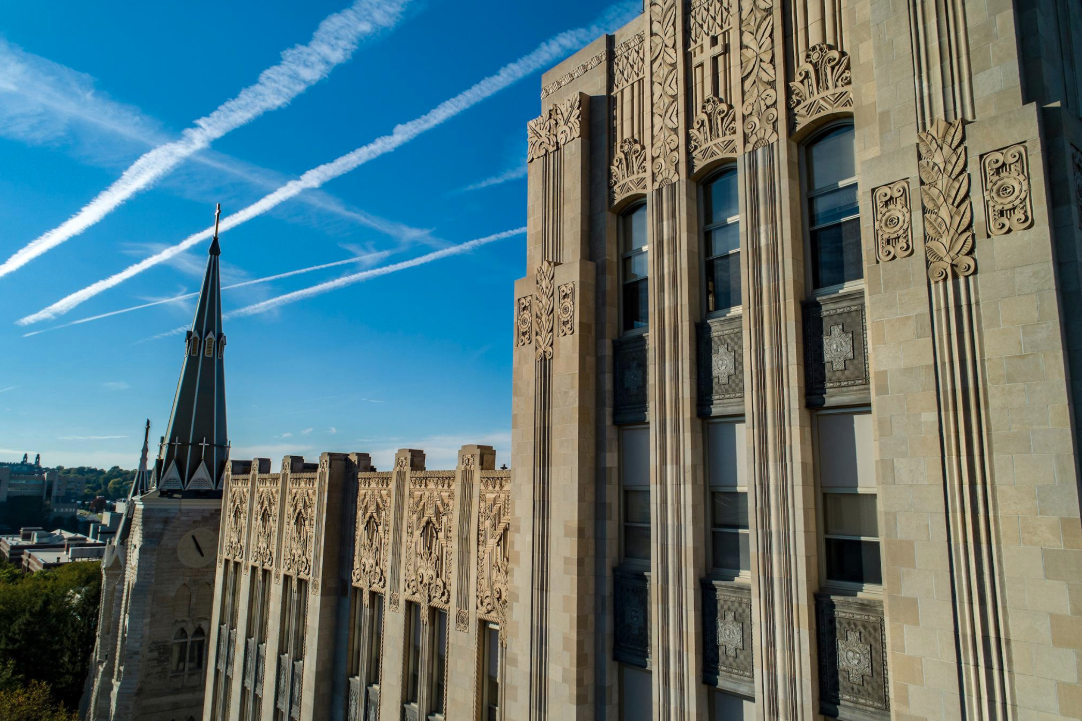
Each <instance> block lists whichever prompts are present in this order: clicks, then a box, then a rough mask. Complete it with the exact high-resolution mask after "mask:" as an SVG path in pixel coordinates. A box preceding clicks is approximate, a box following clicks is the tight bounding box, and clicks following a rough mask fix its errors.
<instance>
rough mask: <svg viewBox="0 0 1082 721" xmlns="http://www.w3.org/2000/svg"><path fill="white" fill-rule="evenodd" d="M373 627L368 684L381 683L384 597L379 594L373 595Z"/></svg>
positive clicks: (371, 630)
mask: <svg viewBox="0 0 1082 721" xmlns="http://www.w3.org/2000/svg"><path fill="white" fill-rule="evenodd" d="M371 604H372V626H371V628H370V629H369V633H370V634H371V635H372V638H371V640H370V646H369V648H370V651H369V659H368V680H367V681H366V683H368V684H376V683H379V662H380V655H381V654H382V652H383V647H382V643H383V596H381V595H380V594H378V593H374V594H372V601H371Z"/></svg>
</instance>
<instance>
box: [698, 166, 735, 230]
mask: <svg viewBox="0 0 1082 721" xmlns="http://www.w3.org/2000/svg"><path fill="white" fill-rule="evenodd" d="M739 214H740V205H739V201H738V199H737V191H736V172H728V173H725V174H724V175H722V176H721V177H719V178H718V179H717V180H715V181H714V182H712V183H710V185H708V186H706V188H705V189H704V191H703V220H704V221H705V222H706V224H707V225H713V224H714V223H720V222H721V221H723V220H726V219H727V218H731V217H733V216H734V215H739Z"/></svg>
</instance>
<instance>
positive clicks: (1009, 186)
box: [981, 143, 1033, 235]
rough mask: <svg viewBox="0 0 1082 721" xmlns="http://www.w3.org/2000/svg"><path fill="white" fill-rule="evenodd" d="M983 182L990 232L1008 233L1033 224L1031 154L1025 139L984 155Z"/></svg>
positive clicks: (986, 216) (989, 233) (986, 219)
mask: <svg viewBox="0 0 1082 721" xmlns="http://www.w3.org/2000/svg"><path fill="white" fill-rule="evenodd" d="M981 183H982V185H983V186H984V210H985V213H984V216H985V221H986V223H987V227H988V235H1006V234H1007V233H1010V232H1012V231H1015V230H1025V229H1026V228H1028V227H1030V226H1031V225H1033V199H1032V198H1031V197H1030V192H1029V157H1028V156H1027V154H1026V146H1025V144H1024V143H1019V144H1018V145H1012V146H1010V147H1009V148H1003V149H1001V150H994V151H992V152H991V153H985V154H984V155H982V156H981Z"/></svg>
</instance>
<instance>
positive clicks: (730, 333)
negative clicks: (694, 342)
mask: <svg viewBox="0 0 1082 721" xmlns="http://www.w3.org/2000/svg"><path fill="white" fill-rule="evenodd" d="M696 334H697V336H698V349H699V359H698V375H699V384H698V386H699V398H698V411H699V415H700V416H711V415H722V414H724V413H732V412H733V411H734V410H736V411H738V412H739V411H740V410H743V407H744V348H743V331H742V329H741V319H740V317H739V316H736V317H730V318H712V319H710V320H707V321H703V322H701V323H698V324H697V326H696Z"/></svg>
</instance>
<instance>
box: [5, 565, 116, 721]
mask: <svg viewBox="0 0 1082 721" xmlns="http://www.w3.org/2000/svg"><path fill="white" fill-rule="evenodd" d="M100 595H101V565H100V564H98V563H93V562H79V563H69V564H66V565H64V566H60V567H58V568H54V569H50V570H47V571H41V572H39V573H36V574H32V575H23V574H21V573H18V572H17V571H16V572H14V573H12V572H11V571H10V569H0V691H3V689H4V686H3V684H6V686H7V689H8V690H7V691H3V693H6V694H9V695H10V698H3V699H0V721H5V719H9V718H10V719H16V718H18V719H47V720H48V721H52V719H54V718H56V719H59V718H64V719H65V720H66V719H68V718H69V717H68V716H66V715H61V716H56V715H55V713H54V712H53V711H50V709H49V707H47V706H40V707H37V706H35V707H33V708H32V707H31V706H27V707H26V708H27V711H26V712H25V713H26V714H28V715H23V716H19V715H18V714H16V715H15V716H4V715H3V714H4V709H5V708H6V707H8V706H10V705H11V704H33V703H37V700H38V697H39V696H40V695H41V692H42V688H44V693H45V696H46V697H48V696H49V694H50V689H51V695H52V697H53V698H55V699H56V700H57V701H58V702H59V703H60V704H62V705H63V706H66V707H67V708H69V709H73V708H75V707H76V706H77V705H78V703H79V697H80V695H81V694H82V689H83V681H84V680H85V678H86V673H87V666H88V663H89V660H90V653H91V650H92V649H93V646H94V631H95V627H96V626H97V621H98V603H99V597H100ZM38 682H40V684H42V685H41V687H39V686H35V683H38ZM25 683H29V684H30V685H29V686H26V687H24V686H23V684H25ZM13 687H14V688H13ZM20 708H21V707H20ZM33 709H37V710H36V711H35V710H33ZM34 713H37V714H38V715H33V714H34ZM49 713H54V715H48V714H49Z"/></svg>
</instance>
